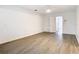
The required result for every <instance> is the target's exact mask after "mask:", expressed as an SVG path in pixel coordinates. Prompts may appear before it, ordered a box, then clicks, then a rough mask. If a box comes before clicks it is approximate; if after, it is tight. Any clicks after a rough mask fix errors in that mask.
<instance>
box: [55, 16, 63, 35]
mask: <svg viewBox="0 0 79 59" xmlns="http://www.w3.org/2000/svg"><path fill="white" fill-rule="evenodd" d="M62 33H63V17H62V16H57V17H56V34H58V35H62Z"/></svg>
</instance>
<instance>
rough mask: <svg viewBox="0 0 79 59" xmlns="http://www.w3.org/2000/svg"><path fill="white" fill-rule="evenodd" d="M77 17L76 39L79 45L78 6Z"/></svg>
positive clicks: (78, 9)
mask: <svg viewBox="0 0 79 59" xmlns="http://www.w3.org/2000/svg"><path fill="white" fill-rule="evenodd" d="M76 16H77V18H76V19H77V20H76V37H77V40H78V43H79V6H77V11H76Z"/></svg>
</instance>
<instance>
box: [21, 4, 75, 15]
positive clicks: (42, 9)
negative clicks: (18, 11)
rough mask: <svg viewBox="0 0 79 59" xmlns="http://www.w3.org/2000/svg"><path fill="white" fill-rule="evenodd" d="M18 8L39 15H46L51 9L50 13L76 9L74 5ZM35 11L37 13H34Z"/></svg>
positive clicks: (24, 6) (25, 6) (23, 6)
mask: <svg viewBox="0 0 79 59" xmlns="http://www.w3.org/2000/svg"><path fill="white" fill-rule="evenodd" d="M20 7H22V8H25V9H28V10H30V11H33V12H37V13H41V14H46V10H47V9H51V11H52V12H51V13H54V12H63V11H69V10H75V9H76V6H75V5H22V6H20ZM35 9H37V10H38V11H34V10H35Z"/></svg>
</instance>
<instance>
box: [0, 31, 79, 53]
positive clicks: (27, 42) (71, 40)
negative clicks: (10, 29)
mask: <svg viewBox="0 0 79 59" xmlns="http://www.w3.org/2000/svg"><path fill="white" fill-rule="evenodd" d="M0 53H1V54H60V53H65V54H70V53H74V54H75V53H79V45H78V42H77V39H76V37H75V35H66V34H64V35H63V38H62V39H60V38H59V37H58V36H57V35H56V34H54V33H46V32H43V33H39V34H36V35H33V36H29V37H25V38H22V39H19V40H15V41H12V42H8V43H5V44H2V45H0Z"/></svg>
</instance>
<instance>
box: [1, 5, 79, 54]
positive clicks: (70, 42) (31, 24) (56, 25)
mask: <svg viewBox="0 0 79 59" xmlns="http://www.w3.org/2000/svg"><path fill="white" fill-rule="evenodd" d="M78 25H79V6H77V5H1V6H0V54H62V53H64V54H65V53H68V54H70V53H71V54H72V53H79V26H78Z"/></svg>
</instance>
